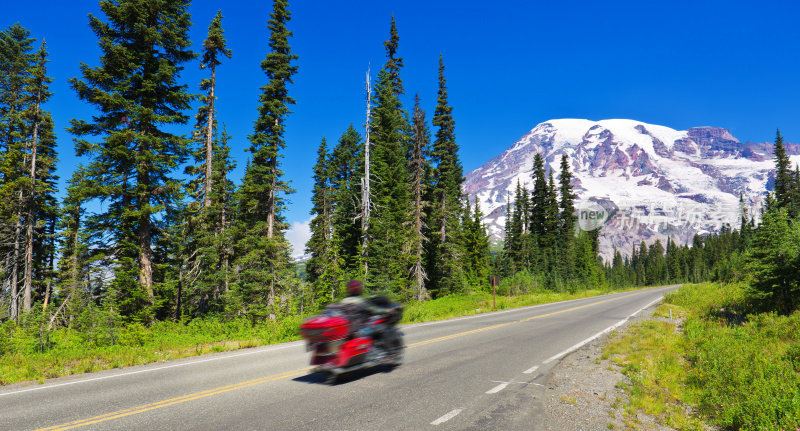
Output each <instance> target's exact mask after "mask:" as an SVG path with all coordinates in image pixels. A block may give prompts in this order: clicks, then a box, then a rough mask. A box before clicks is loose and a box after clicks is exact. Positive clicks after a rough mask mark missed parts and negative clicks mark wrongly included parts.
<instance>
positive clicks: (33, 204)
mask: <svg viewBox="0 0 800 431" xmlns="http://www.w3.org/2000/svg"><path fill="white" fill-rule="evenodd" d="M47 56H48V54H47V50H46V45H45V42H44V41H42V45H41V47H40V48H39V50H38V51H37V52H36V55H35V59H36V61H35V63H34V65H33V68H32V69H31V80H30V82H29V84H28V86H27V91H26V92H27V93H28V94H29V95H30V98H31V104H30V106H29V107H28V109H27V111H26V117H27V119H28V131H29V132H28V139H29V143H28V145H27V150H26V156H27V157H26V159H27V160H28V166H27V167H28V175H27V176H26V178H25V185H24V189H25V191H24V195H25V208H26V209H25V212H26V214H25V262H24V268H25V275H24V281H23V289H24V297H23V298H24V303H23V310H24V311H30V309H31V305H32V302H31V301H32V295H33V294H34V293H36V292H35V291H34V280H36V281H37V282H38V283H41V284H43V283H46V280H47V279H48V278H49V276H48V275H47V274H46V272H47V269H46V266H47V265H46V264H45V262H46V261H49V260H52V259H53V257H52V256H53V255H54V254H55V250H54V247H53V246H52V245H50V244H51V242H52V238H47V236H48V235H47V227H48V226H50V225H53V226H54V224H55V222H56V218H57V213H58V203H57V201H56V198H55V196H54V194H55V191H56V182H57V181H58V177H57V176H56V175H55V170H56V161H57V160H56V150H55V145H56V140H55V134H54V132H53V120H52V118H51V117H50V113H49V112H47V111H44V110H43V109H42V105H43V104H44V103H45V102H47V100H48V99H49V98H50V96H51V94H52V93H50V91H49V88H48V84H49V83H51V82H52V81H53V80H52V79H51V78H49V77H48V76H47V67H46V65H47V62H48V61H49V60H47ZM45 247H46V248H47V250H45V249H44V248H45ZM47 283H49V282H47ZM47 285H49V284H47ZM36 290H38V292H39V294H40V295H43V296H44V298H40V299H45V301H44V307H45V308H46V307H47V299H49V290H48V289H46V288H45V286H43V285H41V286H39V289H36Z"/></svg>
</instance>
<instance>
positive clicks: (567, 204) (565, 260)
mask: <svg viewBox="0 0 800 431" xmlns="http://www.w3.org/2000/svg"><path fill="white" fill-rule="evenodd" d="M558 184H559V190H558V191H559V193H558V194H559V198H560V199H559V201H558V208H559V213H558V237H559V247H560V249H561V250H560V257H561V259H560V262H559V264H560V267H561V271H562V272H563V273H564V275H565V276H566V277H567V278H571V277H572V267H573V260H574V256H573V244H574V242H575V222H576V221H577V219H578V218H577V216H576V215H575V193H574V191H573V189H572V173H571V172H570V171H569V158H568V157H567V155H566V154H562V155H561V173H560V174H559V178H558Z"/></svg>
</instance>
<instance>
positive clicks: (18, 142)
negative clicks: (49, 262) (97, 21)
mask: <svg viewBox="0 0 800 431" xmlns="http://www.w3.org/2000/svg"><path fill="white" fill-rule="evenodd" d="M34 40H35V39H33V38H31V37H30V32H29V31H28V30H27V29H25V28H24V27H22V26H21V25H19V24H14V25H12V26H11V27H9V28H8V29H6V30H5V31H3V32H2V33H0V150H2V154H3V157H2V159H1V160H0V163H1V164H0V174H2V182H0V220H2V241H0V244H2V246H0V247H2V250H3V254H4V257H5V258H4V265H3V275H4V277H3V279H4V281H5V283H6V285H7V286H8V287H7V288H6V289H4V290H8V292H9V296H10V301H9V302H10V304H9V308H10V310H9V311H10V315H11V318H12V319H14V320H16V319H17V318H18V316H19V311H20V307H19V303H18V298H19V295H18V292H19V287H20V286H19V270H20V262H21V258H20V248H21V243H22V239H23V238H22V227H23V226H22V223H23V211H24V209H25V205H24V188H25V185H24V181H25V179H24V178H25V171H26V169H25V168H26V165H27V160H26V157H27V155H26V147H27V138H28V136H27V133H26V130H27V121H26V111H27V110H28V108H29V106H30V102H31V98H30V95H29V94H28V92H27V89H28V85H29V83H30V80H31V65H32V63H33V56H32V54H31V51H32V44H33V42H34Z"/></svg>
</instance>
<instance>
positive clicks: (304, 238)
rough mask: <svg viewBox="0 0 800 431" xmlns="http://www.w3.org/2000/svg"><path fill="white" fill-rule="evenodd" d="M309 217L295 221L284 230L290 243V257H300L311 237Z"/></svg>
mask: <svg viewBox="0 0 800 431" xmlns="http://www.w3.org/2000/svg"><path fill="white" fill-rule="evenodd" d="M310 223H311V219H308V220H306V221H296V222H294V223H292V225H291V226H290V227H289V230H288V231H286V240H287V241H289V244H291V245H292V257H293V258H298V257H302V256H303V255H304V254H305V251H306V242H308V240H309V238H311V228H310V227H309V224H310Z"/></svg>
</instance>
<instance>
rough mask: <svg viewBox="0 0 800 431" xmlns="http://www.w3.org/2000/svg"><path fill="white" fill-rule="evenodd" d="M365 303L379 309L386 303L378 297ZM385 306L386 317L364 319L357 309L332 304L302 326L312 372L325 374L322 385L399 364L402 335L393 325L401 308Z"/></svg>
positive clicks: (393, 305)
mask: <svg viewBox="0 0 800 431" xmlns="http://www.w3.org/2000/svg"><path fill="white" fill-rule="evenodd" d="M368 300H369V301H373V303H376V304H377V305H379V306H382V307H385V306H386V305H385V304H388V300H386V299H385V298H382V297H375V298H370V299H368ZM389 305H391V307H389V309H390V310H391V312H389V313H387V314H382V315H377V316H366V315H364V313H363V312H362V311H360V310H354V309H352V308H349V307H348V306H343V305H341V304H333V305H329V306H328V307H327V308H326V309H325V310H324V311H323V312H322V314H320V315H319V316H315V317H312V318H310V319H308V320H307V321H306V322H305V323H303V324H302V325H301V326H300V334H301V335H302V336H303V338H305V339H306V341H307V345H306V347H307V350H309V351H311V365H313V366H314V368H313V370H312V372H322V373H326V374H327V375H328V377H327V379H326V382H327V383H335V382H336V381H337V380H338V378H339V376H341V375H342V374H345V373H349V372H352V371H355V370H359V369H362V368H367V367H373V366H376V365H380V364H388V365H394V366H397V365H400V362H401V361H402V357H403V349H404V346H403V340H402V336H403V334H402V332H400V330H399V329H397V327H396V325H397V322H399V321H400V319H401V317H402V313H403V309H402V307H401V306H400V305H397V304H389Z"/></svg>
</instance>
